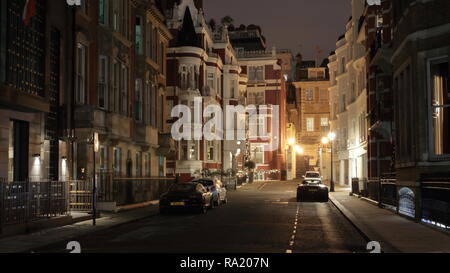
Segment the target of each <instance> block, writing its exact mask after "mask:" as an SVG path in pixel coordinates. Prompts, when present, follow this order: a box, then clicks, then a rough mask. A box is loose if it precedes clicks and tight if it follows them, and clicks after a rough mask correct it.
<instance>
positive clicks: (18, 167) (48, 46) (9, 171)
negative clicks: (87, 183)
mask: <svg viewBox="0 0 450 273" xmlns="http://www.w3.org/2000/svg"><path fill="white" fill-rule="evenodd" d="M23 4H24V3H23V1H17V0H5V1H1V3H0V18H1V21H0V93H1V96H0V180H7V181H9V182H13V181H14V182H25V181H58V180H66V179H67V178H68V176H69V170H68V168H67V164H66V163H67V162H66V158H67V156H68V153H69V150H68V149H67V136H68V134H67V130H66V129H67V127H68V126H69V124H70V116H68V111H67V106H68V105H69V104H71V102H72V97H71V94H72V86H73V81H72V75H73V74H74V73H73V66H72V64H73V63H72V60H73V58H72V57H73V55H72V52H73V40H72V38H73V37H72V26H73V25H72V22H73V12H72V10H71V9H69V8H68V6H67V4H66V3H65V2H63V1H37V2H36V12H35V14H34V16H33V17H32V18H31V21H30V23H29V24H28V25H26V24H24V22H23V20H22V14H23V9H24V5H23Z"/></svg>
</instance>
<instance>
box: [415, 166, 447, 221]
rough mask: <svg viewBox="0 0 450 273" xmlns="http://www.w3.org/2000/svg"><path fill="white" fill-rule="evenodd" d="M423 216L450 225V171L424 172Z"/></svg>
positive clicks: (422, 188)
mask: <svg viewBox="0 0 450 273" xmlns="http://www.w3.org/2000/svg"><path fill="white" fill-rule="evenodd" d="M421 180H422V181H421V191H422V218H423V219H425V220H426V221H429V222H435V223H438V224H440V225H445V226H447V227H450V173H440V174H439V173H437V174H424V175H423V176H422V179H421Z"/></svg>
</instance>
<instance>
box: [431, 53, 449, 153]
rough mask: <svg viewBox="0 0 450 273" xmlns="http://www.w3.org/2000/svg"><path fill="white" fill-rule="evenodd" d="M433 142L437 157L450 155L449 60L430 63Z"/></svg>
mask: <svg viewBox="0 0 450 273" xmlns="http://www.w3.org/2000/svg"><path fill="white" fill-rule="evenodd" d="M428 71H429V75H428V78H429V86H430V93H431V104H432V105H431V111H432V112H431V119H432V140H433V150H434V154H435V155H450V89H449V86H448V85H449V62H448V58H447V57H444V58H440V59H435V60H431V61H429V68H428Z"/></svg>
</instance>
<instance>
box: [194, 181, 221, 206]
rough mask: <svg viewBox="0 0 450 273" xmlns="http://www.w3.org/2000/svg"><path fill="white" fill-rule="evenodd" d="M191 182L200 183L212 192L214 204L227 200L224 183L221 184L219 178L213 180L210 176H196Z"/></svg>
mask: <svg viewBox="0 0 450 273" xmlns="http://www.w3.org/2000/svg"><path fill="white" fill-rule="evenodd" d="M192 182H194V183H200V184H202V185H203V186H204V187H205V188H207V189H208V190H209V191H210V192H211V193H212V195H213V200H214V204H215V205H216V206H220V205H222V204H226V203H227V202H228V199H227V189H226V187H225V185H223V184H222V182H220V181H219V180H215V179H212V178H197V179H194V180H193V181H192Z"/></svg>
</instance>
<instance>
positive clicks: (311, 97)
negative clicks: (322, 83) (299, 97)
mask: <svg viewBox="0 0 450 273" xmlns="http://www.w3.org/2000/svg"><path fill="white" fill-rule="evenodd" d="M305 101H314V91H313V90H305Z"/></svg>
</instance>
